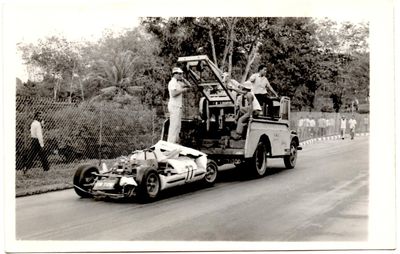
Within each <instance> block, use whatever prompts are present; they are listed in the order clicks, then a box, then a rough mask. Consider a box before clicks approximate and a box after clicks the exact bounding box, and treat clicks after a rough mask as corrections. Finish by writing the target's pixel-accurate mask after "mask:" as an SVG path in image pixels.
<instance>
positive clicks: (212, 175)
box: [205, 164, 217, 182]
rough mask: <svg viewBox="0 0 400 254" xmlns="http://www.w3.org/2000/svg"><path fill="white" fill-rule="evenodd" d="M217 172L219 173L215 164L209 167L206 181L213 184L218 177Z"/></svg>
mask: <svg viewBox="0 0 400 254" xmlns="http://www.w3.org/2000/svg"><path fill="white" fill-rule="evenodd" d="M216 172H217V169H216V168H215V165H214V164H211V165H207V172H206V176H205V179H206V181H207V182H213V181H214V180H215V177H216Z"/></svg>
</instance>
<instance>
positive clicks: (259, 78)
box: [249, 64, 278, 116]
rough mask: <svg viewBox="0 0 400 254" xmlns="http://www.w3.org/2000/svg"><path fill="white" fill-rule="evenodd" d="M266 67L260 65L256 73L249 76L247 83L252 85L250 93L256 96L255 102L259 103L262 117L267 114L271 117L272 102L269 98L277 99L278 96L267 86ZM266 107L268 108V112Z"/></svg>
mask: <svg viewBox="0 0 400 254" xmlns="http://www.w3.org/2000/svg"><path fill="white" fill-rule="evenodd" d="M266 74H267V66H265V65H264V64H261V65H260V66H259V67H258V72H257V73H254V74H253V75H251V76H250V78H249V81H250V82H251V83H252V84H253V87H252V90H251V91H252V92H253V93H254V95H255V96H256V98H257V100H258V101H259V102H260V104H261V107H262V112H263V115H264V116H266V115H267V112H268V115H270V116H273V113H274V112H273V102H272V100H271V99H270V96H271V95H273V96H275V97H278V94H277V93H276V92H275V90H274V89H273V88H272V86H271V85H270V84H269V81H268V79H267V77H266V76H265V75H266ZM266 106H268V111H267V108H266Z"/></svg>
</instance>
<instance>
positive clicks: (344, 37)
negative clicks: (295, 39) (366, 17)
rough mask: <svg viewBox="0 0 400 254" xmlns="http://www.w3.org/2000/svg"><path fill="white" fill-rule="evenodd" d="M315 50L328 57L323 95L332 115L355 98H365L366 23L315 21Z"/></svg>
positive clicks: (366, 79)
mask: <svg viewBox="0 0 400 254" xmlns="http://www.w3.org/2000/svg"><path fill="white" fill-rule="evenodd" d="M315 22H316V23H317V24H318V29H317V31H316V38H317V40H318V42H319V47H318V48H319V49H320V51H322V52H325V55H329V58H330V59H329V60H330V61H329V64H330V69H331V72H332V75H331V76H330V77H329V78H328V79H326V83H327V85H326V86H325V87H324V88H325V89H324V90H325V91H324V92H325V93H326V94H327V95H328V96H329V97H330V98H331V99H332V103H333V108H334V109H335V111H336V112H339V110H340V109H341V108H342V106H343V105H344V106H345V107H346V106H347V107H348V106H349V105H350V104H351V102H352V101H353V100H354V99H355V98H367V97H368V94H369V45H368V34H369V28H368V23H351V22H343V23H336V22H333V21H331V20H328V19H323V20H316V21H315Z"/></svg>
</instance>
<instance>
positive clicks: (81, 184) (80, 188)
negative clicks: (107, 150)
mask: <svg viewBox="0 0 400 254" xmlns="http://www.w3.org/2000/svg"><path fill="white" fill-rule="evenodd" d="M93 173H99V170H98V169H97V167H96V166H93V165H82V166H80V167H78V169H77V170H76V171H75V175H74V181H73V183H74V190H75V192H76V194H78V195H79V196H81V197H82V198H91V197H92V196H93V195H92V194H91V190H92V188H93V185H94V181H95V178H96V176H95V175H93Z"/></svg>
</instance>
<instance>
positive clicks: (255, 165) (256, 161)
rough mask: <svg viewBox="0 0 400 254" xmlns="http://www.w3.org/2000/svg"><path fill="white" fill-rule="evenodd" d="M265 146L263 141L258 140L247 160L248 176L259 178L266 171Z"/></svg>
mask: <svg viewBox="0 0 400 254" xmlns="http://www.w3.org/2000/svg"><path fill="white" fill-rule="evenodd" d="M267 162H268V160H267V147H266V146H265V144H264V143H263V142H261V141H260V142H258V144H257V147H256V150H255V151H254V155H253V157H252V158H250V159H249V160H247V163H246V164H247V165H246V167H249V170H250V172H249V173H250V176H253V177H256V178H260V177H263V176H264V175H265V173H266V172H267Z"/></svg>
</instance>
